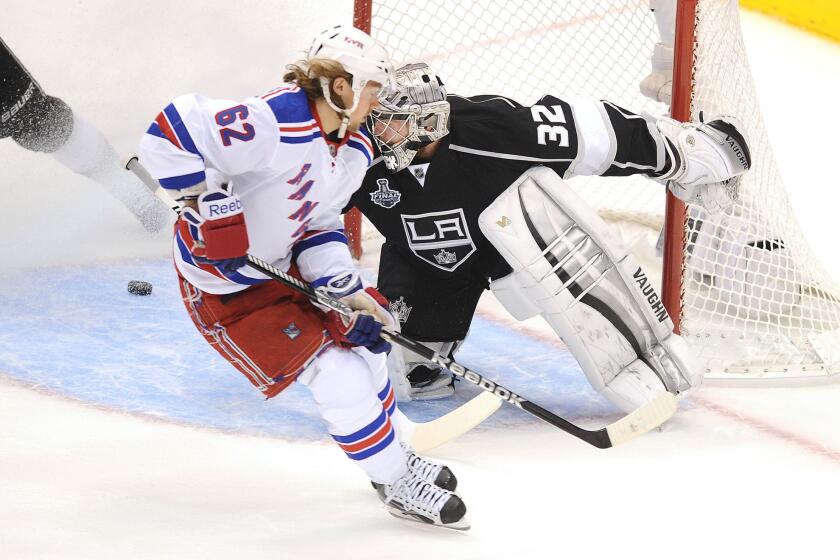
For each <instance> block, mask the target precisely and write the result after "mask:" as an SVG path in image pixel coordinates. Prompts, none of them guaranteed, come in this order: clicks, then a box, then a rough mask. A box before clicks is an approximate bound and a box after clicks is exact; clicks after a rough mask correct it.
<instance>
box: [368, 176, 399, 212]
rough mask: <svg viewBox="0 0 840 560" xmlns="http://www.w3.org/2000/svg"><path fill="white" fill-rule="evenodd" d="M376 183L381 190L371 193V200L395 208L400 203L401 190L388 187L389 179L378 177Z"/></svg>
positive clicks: (378, 204) (383, 206)
mask: <svg viewBox="0 0 840 560" xmlns="http://www.w3.org/2000/svg"><path fill="white" fill-rule="evenodd" d="M376 184H377V185H378V186H379V190H377V191H375V192H372V193H370V200H371V202H373V203H374V204H376V205H377V206H381V207H382V208H385V209H388V208H393V207H394V206H396V205H397V204H399V203H400V198H402V194H401V193H400V191H395V190H393V189H391V188H388V179H384V178H383V179H377V180H376Z"/></svg>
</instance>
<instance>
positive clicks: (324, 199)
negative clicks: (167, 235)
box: [140, 85, 373, 294]
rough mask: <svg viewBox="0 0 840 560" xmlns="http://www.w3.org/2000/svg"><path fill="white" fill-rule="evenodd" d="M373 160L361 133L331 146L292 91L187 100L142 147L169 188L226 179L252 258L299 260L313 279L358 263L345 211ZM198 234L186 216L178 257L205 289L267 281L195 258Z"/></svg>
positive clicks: (281, 264)
mask: <svg viewBox="0 0 840 560" xmlns="http://www.w3.org/2000/svg"><path fill="white" fill-rule="evenodd" d="M372 158H373V147H372V143H371V139H370V136H369V133H368V132H367V130H366V129H364V127H362V128H361V129H360V130H359V131H357V132H353V133H349V134H348V135H346V136H345V138H344V140H343V141H342V142H341V143H340V144H336V143H334V142H330V141H329V140H328V139H327V138H326V134H325V132H324V131H323V130H322V128H321V125H320V123H319V121H318V115H317V112H316V111H315V107H314V104H313V103H311V102H310V101H309V100H308V98H307V96H306V93H305V92H304V91H303V90H301V89H300V88H298V87H297V86H294V85H284V86H281V87H279V88H276V89H274V90H271V91H269V92H268V93H267V94H265V95H263V96H260V97H253V98H250V99H247V100H245V101H242V102H236V101H228V100H218V99H207V98H205V97H202V96H200V95H196V94H188V95H183V96H180V97H178V98H176V99H175V100H173V101H172V103H170V104H169V105H167V106H166V108H165V109H164V110H163V111H162V112H161V113H160V114H158V116H157V117H156V118H155V120H154V122H153V123H152V125H151V126H150V127H149V130H148V131H147V132H146V134H145V135H144V136H143V139H142V140H141V142H140V160H141V161H142V162H143V164H144V165H145V166H146V167H147V168H148V170H149V172H150V173H151V174H152V176H153V177H155V178H156V179H157V180H158V181H159V182H160V184H161V185H162V186H163V187H164V188H166V189H169V190H171V191H178V190H180V189H184V188H187V187H190V186H193V185H196V184H198V183H200V182H201V181H204V180H205V179H206V178H207V173H208V170H215V171H216V172H218V173H219V174H221V175H222V176H223V177H225V178H226V179H227V180H228V181H229V182H230V185H231V186H232V191H233V192H234V193H235V194H237V195H238V196H239V197H240V199H241V200H242V206H243V211H244V214H245V222H246V226H247V229H248V238H249V241H250V249H249V253H251V254H253V255H254V256H256V257H259V258H260V259H262V260H264V261H266V262H269V263H272V264H273V265H274V266H276V267H278V268H280V269H281V270H284V271H285V270H288V269H289V267H290V266H291V264H292V263H293V262H294V263H296V264H297V267H298V270H299V271H300V274H301V276H302V277H303V279H304V280H306V281H307V282H315V281H317V280H318V279H322V278H325V277H327V276H331V275H333V274H337V273H340V272H342V271H346V270H348V269H351V268H352V267H353V266H354V265H353V261H352V259H351V257H350V253H349V250H348V248H347V238H346V237H345V235H344V231H343V229H342V222H341V211H342V208H343V207H344V206H345V205H346V204H347V202H348V200H349V199H350V196H351V195H352V194H353V192H355V191H356V189H358V187H359V185H360V184H361V181H362V178H363V177H364V175H365V172H366V170H367V168H368V166H369V165H370V164H371V160H372ZM211 182H212V181H210V182H209V183H211ZM211 188H212V185H211ZM175 194H177V193H175ZM176 198H177V196H176ZM197 238H198V228H197V227H196V225H195V224H191V223H185V221H184V220H182V221H181V223H180V226H179V227H177V228H176V233H175V239H174V256H175V264H176V266H177V268H178V271H179V272H180V273H181V275H182V276H183V277H184V278H186V279H187V280H188V281H189V282H190V283H191V284H193V285H194V286H196V287H197V288H199V289H200V290H202V291H206V292H209V293H214V294H223V293H231V292H236V291H239V290H243V289H245V288H247V287H248V286H251V285H254V284H258V283H261V282H265V281H267V280H268V278H267V277H266V276H264V275H262V274H260V273H258V272H257V271H255V270H253V269H250V268H249V267H247V266H245V267H242V268H240V269H239V270H237V271H235V272H234V273H232V274H225V273H223V272H222V271H221V270H219V269H218V268H216V267H214V266H210V265H206V264H200V263H197V262H195V261H194V260H193V258H192V256H191V254H190V250H189V249H190V248H191V247H192V246H193V243H195V240H196V239H197Z"/></svg>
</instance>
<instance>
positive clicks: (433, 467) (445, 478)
mask: <svg viewBox="0 0 840 560" xmlns="http://www.w3.org/2000/svg"><path fill="white" fill-rule="evenodd" d="M400 445H401V446H402V448H403V449H404V450H405V454H406V456H407V457H408V469H409V470H411V471H413V472H414V473H415V474H417V475H419V476H420V477H422V478H423V480H425V481H426V482H431V483H432V484H434V485H435V486H438V487H439V488H443V489H444V490H449V491H450V492H454V491H455V488H457V487H458V479H457V478H455V475H454V474H453V473H452V471H451V470H450V469H449V467H447V466H446V465H441V464H440V463H435V462H434V461H430V460H429V459H426V458H424V457H421V456H420V455H418V454H417V453H415V452H414V450H413V449H412V448H411V447H410V446H409V445H407V444H406V443H402V442H400Z"/></svg>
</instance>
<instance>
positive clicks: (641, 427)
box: [126, 157, 677, 449]
mask: <svg viewBox="0 0 840 560" xmlns="http://www.w3.org/2000/svg"><path fill="white" fill-rule="evenodd" d="M126 168H127V169H130V170H131V171H133V172H134V173H135V174H137V176H138V177H139V178H140V179H141V180H142V181H143V182H144V183H146V185H147V186H149V188H151V189H153V190H154V191H155V193H156V194H158V196H159V197H161V198H162V197H164V196H167V195H166V193H163V192H160V191H163V189H162V188H160V187H159V186H158V185H157V181H155V180H154V178H152V177H151V175H149V174H148V172H147V171H146V170H145V169H144V168H143V167H142V165H141V164H140V162H139V161H138V160H137V158H136V157H134V158H132V159H130V160H129V161H128V163H127V164H126ZM170 205H171V204H170ZM173 209H174V210H176V211H177V210H179V208H178V207H177V205H176V206H173ZM248 265H249V266H250V267H251V268H253V269H255V270H257V271H259V272H261V273H263V274H265V275H266V276H268V277H269V278H273V279H274V280H277V281H278V282H281V283H283V284H285V285H286V286H288V287H290V288H292V289H295V290H297V291H299V292H301V293H303V294H305V295H306V296H307V297H309V299H311V300H312V301H314V302H317V303H319V304H320V305H323V306H325V307H327V308H329V309H332V310H334V311H337V312H339V313H342V314H344V315H349V314H351V313H352V309H350V307H348V306H347V305H346V304H344V303H343V302H341V301H339V300H337V299H335V298H332V297H330V296H328V295H326V294H324V293H322V292H320V291H318V290H315V289H314V288H312V287H311V286H309V284H307V283H305V282H303V281H301V280H298V279H297V278H295V277H294V276H291V275H289V274H286V273H285V272H283V271H282V270H280V269H278V268H276V267H274V266H272V265H271V264H269V263H267V262H265V261H263V260H261V259H259V258H257V257H255V256H253V255H248ZM381 336H382V338H383V339H385V340H387V341H388V342H391V343H393V344H398V345H400V346H402V347H403V348H407V349H409V350H411V351H412V352H415V353H416V354H419V355H420V356H422V357H424V358H426V359H427V360H429V361H431V362H434V363H436V364H438V365H440V366H441V367H444V368H446V369H447V370H449V371H451V372H452V373H454V374H455V375H457V376H458V377H460V378H461V379H464V380H466V381H468V382H469V383H472V384H473V385H478V386H479V387H481V388H482V389H484V390H485V391H487V393H490V394H493V395H495V396H496V397H498V398H499V399H501V400H503V401H506V402H508V403H510V404H512V405H514V406H517V407H519V408H521V409H522V410H524V411H525V412H528V413H529V414H532V415H533V416H536V417H537V418H539V419H540V420H543V421H544V422H547V423H549V424H551V425H552V426H555V427H557V428H560V429H561V430H563V431H564V432H567V433H569V434H571V435H573V436H575V437H577V438H578V439H581V440H583V441H585V442H586V443H588V444H590V445H594V446H595V447H598V448H600V449H606V448H609V447H613V446H615V445H618V444H621V443H624V442H626V441H629V440H631V439H633V438H635V437H636V436H639V435H641V434H643V433H645V432H647V431H650V430H652V429H653V428H655V427H657V426H659V425H661V424H662V423H663V422H665V421H666V420H668V419H669V418H670V417H671V416H673V414H674V412H675V411H676V410H677V400H676V398H675V397H674V396H673V395H672V394H670V393H662V394H661V395H659V396H658V397H656V398H655V399H653V400H652V401H650V402H648V403H646V404H644V405H642V406H641V407H639V408H637V409H636V410H634V411H633V412H631V413H630V414H628V415H626V416H624V417H622V418H621V419H619V420H617V421H615V422H613V423H612V424H610V425H609V426H607V427H605V428H601V429H598V430H587V429H584V428H581V427H579V426H576V425H575V424H572V423H571V422H569V421H568V420H566V419H565V418H561V417H560V416H557V415H556V414H554V413H553V412H551V411H549V410H546V409H545V408H543V407H541V406H539V405H537V404H535V403H533V402H531V401H529V400H528V399H526V398H524V397H522V396H520V395H518V394H516V393H514V392H513V391H511V390H510V389H506V388H505V387H502V386H501V385H499V384H498V383H496V382H494V381H491V380H490V379H487V378H486V377H484V376H483V375H481V374H478V373H476V372H474V371H472V370H471V369H469V368H467V367H464V366H462V365H461V364H459V363H457V362H456V361H455V360H453V359H452V358H447V357H444V356H441V355H440V354H438V353H437V352H435V351H434V350H432V349H431V348H428V347H427V346H425V345H423V344H421V343H420V342H417V341H416V340H412V339H411V338H408V337H407V336H404V335H403V334H401V333H399V332H396V331H393V330H391V329H389V328H387V327H383V328H382V334H381ZM474 400H475V399H474ZM468 404H469V403H468ZM464 406H466V405H464ZM456 412H457V411H456ZM451 414H454V412H453V413H450V415H451ZM447 416H449V415H447ZM443 418H446V416H444V417H442V418H440V419H438V420H443ZM465 431H466V430H465ZM461 433H463V432H461Z"/></svg>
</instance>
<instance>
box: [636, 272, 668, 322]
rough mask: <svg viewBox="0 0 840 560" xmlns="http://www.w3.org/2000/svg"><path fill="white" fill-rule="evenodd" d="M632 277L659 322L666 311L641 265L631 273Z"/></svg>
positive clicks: (666, 314) (664, 316)
mask: <svg viewBox="0 0 840 560" xmlns="http://www.w3.org/2000/svg"><path fill="white" fill-rule="evenodd" d="M633 279H634V280H635V282H636V284H638V285H639V289H640V290H641V292H642V295H644V296H645V297H646V298H647V301H648V303H649V304H650V308H651V309H652V310H653V314H654V315H656V318H657V319H658V320H659V322H660V323H661V322H663V321H664V320H665V319H667V318H668V312H667V311H665V306H664V305H663V304H662V300H661V299H659V294H657V293H656V290H655V289H654V287H653V286H652V285H651V284H650V281H649V280H648V278H647V275H646V274H645V271H644V270H642V267H639V269H638V270H636V272H634V273H633Z"/></svg>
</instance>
